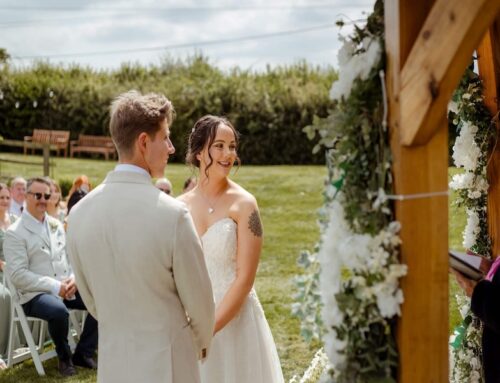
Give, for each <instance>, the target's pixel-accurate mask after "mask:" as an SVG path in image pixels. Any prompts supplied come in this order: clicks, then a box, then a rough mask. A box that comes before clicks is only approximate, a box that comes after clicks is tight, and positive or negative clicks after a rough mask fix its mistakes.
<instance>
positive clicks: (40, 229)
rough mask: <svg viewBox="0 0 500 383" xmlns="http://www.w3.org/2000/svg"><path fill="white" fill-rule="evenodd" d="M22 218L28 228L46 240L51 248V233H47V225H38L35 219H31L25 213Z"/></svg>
mask: <svg viewBox="0 0 500 383" xmlns="http://www.w3.org/2000/svg"><path fill="white" fill-rule="evenodd" d="M21 219H22V222H23V225H24V227H25V228H26V229H28V230H29V231H31V232H32V233H34V234H36V235H38V236H39V237H40V238H42V240H43V241H44V242H45V244H46V245H47V246H48V247H49V248H51V243H50V242H51V240H50V239H49V237H48V235H49V234H48V233H47V230H46V229H45V226H40V225H37V223H36V222H33V220H32V219H30V217H29V216H25V215H23V216H22V218H21ZM46 219H47V218H46Z"/></svg>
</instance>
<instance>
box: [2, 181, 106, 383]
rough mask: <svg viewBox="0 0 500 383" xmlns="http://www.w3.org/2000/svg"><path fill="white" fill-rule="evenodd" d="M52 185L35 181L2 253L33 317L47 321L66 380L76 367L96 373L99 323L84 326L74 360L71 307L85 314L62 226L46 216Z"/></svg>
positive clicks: (26, 310)
mask: <svg viewBox="0 0 500 383" xmlns="http://www.w3.org/2000/svg"><path fill="white" fill-rule="evenodd" d="M49 199H50V183H49V182H48V181H47V180H46V179H44V178H32V179H30V180H29V181H28V183H27V198H26V209H24V210H23V213H22V215H21V218H20V219H18V220H17V221H16V222H15V223H14V224H12V225H11V226H10V227H9V228H8V230H7V232H6V234H5V240H4V244H3V250H4V255H5V260H6V272H7V275H8V277H9V278H10V280H11V282H12V284H13V285H14V286H15V288H16V290H17V292H18V294H19V301H20V303H21V304H22V306H23V309H24V311H25V313H26V314H27V315H29V316H33V317H37V318H41V319H44V320H46V321H47V322H48V327H49V333H50V336H51V337H52V340H53V341H54V344H55V347H56V352H57V355H58V357H59V371H60V373H61V374H62V375H63V376H69V375H74V374H75V373H76V371H75V368H74V365H73V363H74V364H76V365H79V366H81V367H86V368H97V365H96V363H95V361H94V360H93V359H92V357H93V354H94V352H95V350H96V347H97V322H96V320H95V319H94V318H93V317H92V316H90V315H89V316H88V317H87V319H86V321H85V326H84V330H83V333H82V336H81V338H80V342H79V343H78V345H77V348H76V350H75V355H73V359H71V351H70V348H69V345H68V326H69V311H68V308H73V309H79V310H85V309H86V308H85V305H84V304H83V302H82V300H81V298H80V294H79V293H78V291H77V287H76V284H75V278H74V275H73V272H72V269H71V266H70V264H69V262H68V258H67V255H66V235H65V232H64V228H63V225H62V224H61V222H59V221H58V220H57V219H55V218H53V217H51V216H49V215H48V214H47V201H48V200H49Z"/></svg>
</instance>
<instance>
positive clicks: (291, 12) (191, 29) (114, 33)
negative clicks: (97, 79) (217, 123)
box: [0, 0, 373, 70]
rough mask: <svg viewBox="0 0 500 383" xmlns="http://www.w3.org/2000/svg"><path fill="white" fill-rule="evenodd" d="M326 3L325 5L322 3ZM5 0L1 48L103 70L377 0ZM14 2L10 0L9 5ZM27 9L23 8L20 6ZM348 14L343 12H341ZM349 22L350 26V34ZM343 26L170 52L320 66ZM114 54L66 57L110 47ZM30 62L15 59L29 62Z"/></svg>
mask: <svg viewBox="0 0 500 383" xmlns="http://www.w3.org/2000/svg"><path fill="white" fill-rule="evenodd" d="M320 1H321V2H320ZM5 3H6V1H0V8H1V11H0V33H1V34H2V41H1V43H0V44H1V46H2V47H4V48H6V49H7V50H8V51H9V53H10V54H11V55H12V56H13V57H14V58H16V57H26V56H49V59H50V61H51V62H55V63H58V62H61V63H75V62H76V63H81V64H84V65H90V66H92V67H95V68H97V69H105V68H116V67H119V66H120V64H121V63H122V62H123V61H137V62H140V63H142V64H149V63H158V62H159V61H160V60H161V57H162V55H164V54H165V52H166V51H164V50H157V51H152V52H147V51H141V52H133V50H135V49H144V48H148V47H164V46H172V45H176V44H189V43H196V42H203V41H205V42H206V41H214V40H216V41H219V40H226V39H232V38H239V37H244V36H253V35H261V34H266V33H276V32H282V31H292V30H297V29H302V28H309V27H314V26H319V25H326V24H329V23H331V24H334V22H335V21H336V20H337V19H339V17H342V18H343V19H344V20H357V19H360V18H364V17H366V16H365V14H363V12H369V11H370V10H371V8H372V7H373V0H351V1H346V0H332V1H330V2H328V3H327V2H325V1H324V0H318V1H313V0H296V1H279V0H276V1H273V0H247V1H245V2H244V3H242V2H237V1H230V0H212V1H196V0H182V1H173V0H170V1H164V2H162V3H158V2H153V1H149V0H136V1H122V0H114V1H107V2H105V3H103V2H101V1H97V0H93V1H83V0H76V1H72V2H63V1H62V0H52V1H43V2H40V1H37V0H24V1H22V0H21V1H19V2H18V3H17V5H16V6H15V7H17V8H15V7H14V6H12V5H10V6H9V5H7V4H5ZM11 3H12V2H11ZM21 8H22V9H21ZM341 15H342V16H341ZM350 29H352V27H351V26H348V27H345V28H344V29H343V31H342V32H343V33H344V34H345V33H347V32H348V31H349V30H350ZM337 34H338V29H337V28H335V27H332V28H329V29H322V30H317V31H309V32H304V33H300V34H290V35H286V36H275V37H272V38H266V39H260V40H253V41H238V42H231V43H220V44H217V45H211V46H202V47H194V46H193V47H188V48H182V49H173V48H172V49H169V50H168V53H169V54H170V56H172V57H185V56H186V55H188V54H192V53H193V52H194V51H195V50H198V51H202V52H203V53H204V54H206V55H208V56H209V57H210V58H211V59H212V61H213V62H215V63H216V64H217V65H219V66H221V67H223V68H230V67H234V66H241V67H242V68H248V67H251V68H252V69H256V70H258V69H263V68H265V67H266V65H267V64H271V65H283V64H291V63H293V62H296V61H297V60H302V59H306V60H307V61H310V62H311V63H314V64H317V65H336V58H335V55H336V50H337V49H338V48H339V43H338V41H337ZM119 49H128V50H131V51H130V52H128V53H123V54H113V55H105V54H102V55H97V54H94V55H78V56H77V55H75V56H72V57H57V55H61V54H76V53H89V52H94V53H95V52H109V51H114V50H119ZM30 62H31V60H14V63H16V64H21V65H29V63H30Z"/></svg>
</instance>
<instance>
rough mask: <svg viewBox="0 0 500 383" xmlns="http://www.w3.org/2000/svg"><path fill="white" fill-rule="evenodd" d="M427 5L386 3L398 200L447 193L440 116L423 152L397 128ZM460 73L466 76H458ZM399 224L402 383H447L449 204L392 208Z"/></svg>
mask: <svg viewBox="0 0 500 383" xmlns="http://www.w3.org/2000/svg"><path fill="white" fill-rule="evenodd" d="M432 5H433V1H432V0H420V1H414V0H386V2H385V24H386V51H387V64H388V67H387V75H386V77H387V90H388V98H389V126H390V132H391V149H392V154H393V175H394V186H395V193H396V194H402V195H407V194H414V193H427V192H442V191H446V190H447V189H448V154H447V153H448V127H447V123H446V120H445V113H444V110H443V113H442V115H441V116H440V119H439V121H437V125H438V126H439V129H438V130H437V133H436V134H434V135H433V137H432V138H431V139H430V141H429V142H428V143H427V145H425V146H417V147H405V146H402V145H401V137H400V135H401V129H400V128H401V127H402V126H405V125H406V124H408V117H407V116H405V117H404V116H402V115H401V113H400V104H399V89H400V84H401V78H400V74H401V68H402V67H403V65H405V62H406V63H407V64H411V63H410V62H409V61H407V60H409V59H410V58H409V57H408V56H409V53H410V50H411V49H412V47H413V44H414V42H415V40H416V39H417V36H418V33H419V31H420V30H421V26H422V25H423V24H424V22H425V20H426V17H427V15H428V13H429V12H430V10H431V7H432ZM462 72H463V71H462ZM396 219H397V220H398V221H399V222H401V225H402V229H401V233H400V235H401V238H402V240H403V243H402V245H401V261H402V262H403V263H405V264H407V265H408V275H407V276H406V277H405V278H403V279H402V281H401V284H402V288H403V292H404V296H405V301H404V304H403V306H402V316H401V318H400V320H399V322H398V329H397V331H398V336H397V341H398V348H399V352H400V365H399V367H400V368H399V372H398V382H400V383H431V382H434V383H442V382H447V381H448V365H449V363H448V331H449V330H448V257H447V252H448V198H447V197H446V196H434V197H430V198H421V199H410V200H404V201H398V202H396Z"/></svg>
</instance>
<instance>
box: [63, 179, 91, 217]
mask: <svg viewBox="0 0 500 383" xmlns="http://www.w3.org/2000/svg"><path fill="white" fill-rule="evenodd" d="M91 189H92V185H90V182H89V179H88V177H87V176H86V175H84V174H83V175H81V176H79V177H77V178H76V179H75V180H74V181H73V186H71V189H69V193H68V214H69V212H70V211H71V208H72V207H73V206H74V205H75V204H76V203H77V202H78V201H80V200H81V199H82V198H83V197H85V196H86V195H87V193H88V192H89V191H90V190H91Z"/></svg>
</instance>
